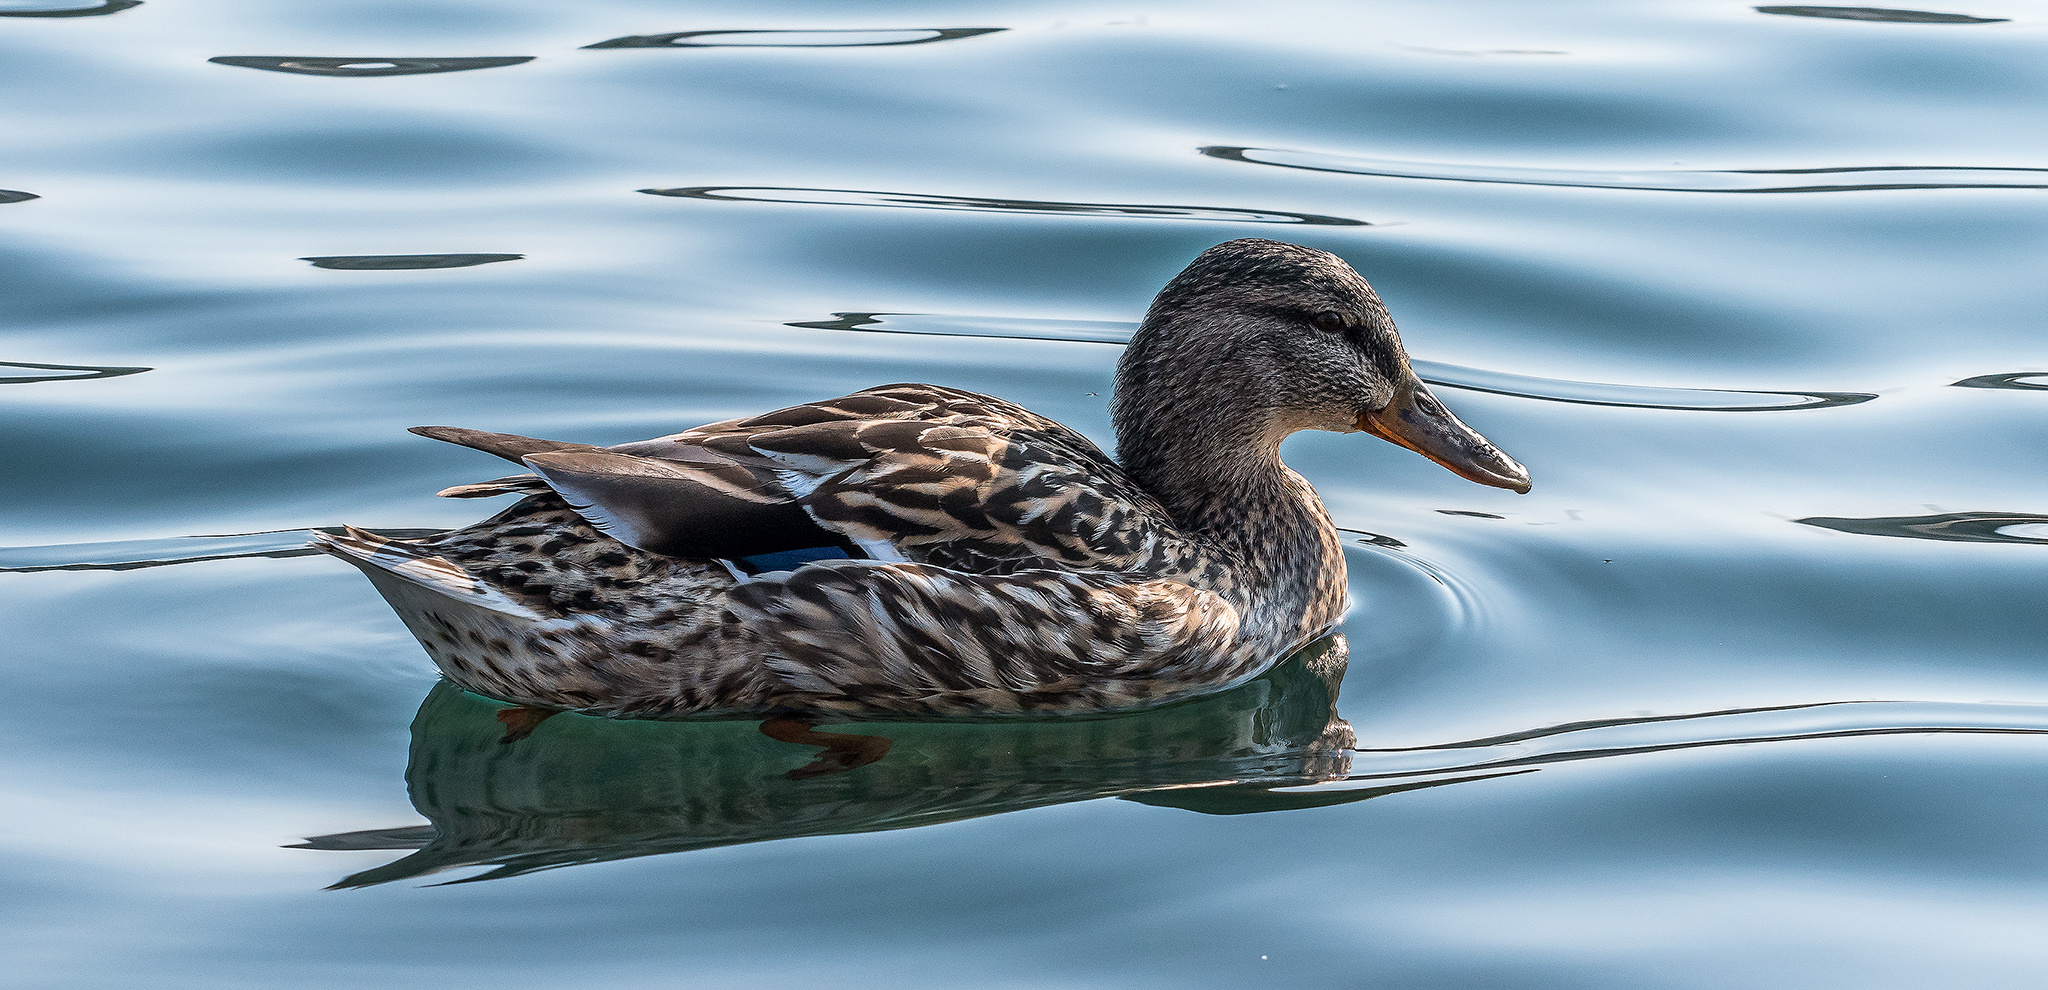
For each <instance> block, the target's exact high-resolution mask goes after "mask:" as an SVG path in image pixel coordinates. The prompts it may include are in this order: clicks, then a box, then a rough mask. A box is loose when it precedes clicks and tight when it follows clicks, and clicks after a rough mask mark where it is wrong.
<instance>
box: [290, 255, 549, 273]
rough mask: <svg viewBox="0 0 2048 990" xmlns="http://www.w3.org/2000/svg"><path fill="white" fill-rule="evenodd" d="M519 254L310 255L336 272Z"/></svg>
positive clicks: (454, 264)
mask: <svg viewBox="0 0 2048 990" xmlns="http://www.w3.org/2000/svg"><path fill="white" fill-rule="evenodd" d="M524 257H526V256H525V255H523V254H338V255H327V256H320V257H312V258H300V259H299V260H300V261H310V262H312V263H313V267H315V268H333V269H336V270H338V271H359V272H395V271H413V270H417V269H423V268H473V267H475V266H477V265H489V264H495V263H497V262H500V261H518V260H519V259H521V258H524Z"/></svg>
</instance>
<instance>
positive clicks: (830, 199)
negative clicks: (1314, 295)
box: [640, 186, 1371, 227]
mask: <svg viewBox="0 0 2048 990" xmlns="http://www.w3.org/2000/svg"><path fill="white" fill-rule="evenodd" d="M640 191H641V192H644V193H647V194H648V195H651V196H676V197H681V198H684V199H712V200H720V201H723V202H732V203H803V204H807V205H813V206H882V207H892V208H897V209H913V210H961V211H967V212H972V213H1030V214H1037V215H1039V216H1069V217H1125V218H1131V219H1142V220H1220V221H1225V222H1235V223H1301V224H1317V225H1322V226H1333V227H1367V226H1371V225H1370V224H1368V223H1366V222H1365V221H1363V220H1350V219H1346V218H1344V217H1332V216H1323V215H1321V214H1316V213H1290V212H1287V211H1284V210H1240V209H1230V208H1216V207H1207V206H1162V205H1154V204H1147V203H1062V202H1057V201H1052V200H1036V199H986V198H983V197H980V196H934V195H928V194H925V193H898V192H877V191H874V190H868V189H807V188H801V187H794V186H691V187H688V188H680V189H642V190H640Z"/></svg>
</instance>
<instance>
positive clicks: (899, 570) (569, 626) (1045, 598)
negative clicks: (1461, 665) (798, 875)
mask: <svg viewBox="0 0 2048 990" xmlns="http://www.w3.org/2000/svg"><path fill="white" fill-rule="evenodd" d="M1110 412H1111V421H1112V424H1113V427H1114V429H1115V433H1116V444H1115V449H1116V457H1114V458H1111V457H1110V456H1108V455H1106V454H1104V453H1103V452H1102V450H1100V449H1099V448H1098V447H1097V446H1096V445H1095V444H1094V443H1092V442H1091V441H1089V440H1088V439H1087V438H1086V437H1084V436H1082V435H1081V434H1080V433H1078V432H1076V431H1075V430H1072V429H1070V428H1068V427H1066V426H1063V425H1061V424H1059V423H1057V422H1054V421H1053V420H1051V419H1048V418H1046V417H1044V416H1040V415H1038V414H1036V413H1033V412H1031V411H1029V410H1027V409H1025V408H1023V407H1022V406H1019V405H1017V404H1015V403H1012V402H1009V401H1006V400H1003V399H1000V398H996V397H994V396H989V395H982V394H978V393H975V392H969V391H964V390H961V389H956V388H949V387H946V386H942V385H932V384H912V383H905V384H891V385H879V386H875V387H872V388H866V389H862V390H860V391H857V392H854V393H852V394H849V395H845V396H841V397H838V398H833V399H825V400H821V401H816V402H807V403H803V404H800V405H795V406H790V407H788V408H785V409H778V410H775V411H773V412H768V413H764V414H761V415H757V416H751V417H746V418H741V419H731V420H726V421H722V422H717V423H711V424H709V425H705V426H699V427H696V428H694V429H688V430H685V431H683V432H680V433H674V434H670V435H667V436H663V437H658V438H656V439H652V440H643V441H638V442H633V443H624V444H618V445H613V446H596V445H591V444H582V443H573V442H565V441H554V440H542V439H535V438H531V437H524V436H518V435H514V434H506V433H490V432H484V431H480V430H471V429H462V428H455V427H439V426H430V427H416V428H414V429H413V430H412V431H411V432H413V433H415V434H419V435H421V436H424V437H429V438H432V439H435V440H441V441H446V442H449V443H454V444H459V445H462V446H466V447H470V448H474V449H476V450H480V451H484V452H487V453H490V454H495V455H497V456H499V457H502V458H504V459H506V460H509V461H512V462H515V463H517V464H518V465H519V466H520V467H521V468H522V469H523V470H522V471H521V472H520V473H518V474H513V475H509V476H505V477H501V478H496V479H492V480H489V481H484V482H479V483H475V484H468V485H459V486H456V487H454V488H450V489H447V490H445V491H442V492H441V493H440V494H441V495H442V496H446V497H454V498H485V497H493V496H507V495H517V496H520V499H519V501H518V502H516V503H515V504H513V505H512V506H510V507H509V508H507V509H505V510H504V511H502V512H499V513H498V514H496V515H494V516H491V517H490V518H488V519H486V520H484V521H482V522H479V523H476V524H475V525H472V526H467V527H463V528H460V529H455V530H450V531H448V532H444V533H441V534H438V535H435V536H430V537H426V538H421V539H402V538H396V537H390V536H381V535H378V534H375V533H371V532H369V531H367V530H362V529H356V528H354V527H344V528H342V530H341V531H340V532H338V533H330V532H323V533H320V534H318V535H316V536H315V537H314V546H315V548H316V549H318V550H321V551H324V552H326V553H329V554H332V555H334V556H336V557H339V558H341V559H342V560H344V561H347V562H348V563H350V564H353V565H355V566H356V567H357V568H359V569H360V570H361V571H362V572H363V573H364V574H366V575H367V576H368V577H369V579H370V580H371V582H372V583H373V584H374V585H375V586H376V588H377V589H378V591H379V592H380V593H382V594H383V596H384V597H385V599H386V601H387V602H389V603H390V604H391V605H392V607H393V608H394V610H395V611H396V612H397V613H398V615H399V616H400V618H401V619H402V620H403V621H404V622H405V624H406V626H407V627H408V628H409V629H410V631H411V632H412V633H413V634H414V636H415V637H416V638H417V639H418V640H419V642H420V644H421V645H422V646H423V647H424V648H425V650H426V652H427V654H428V655H429V656H430V657H431V658H432V659H433V661H434V663H435V664H436V666H437V667H438V668H439V669H440V671H441V672H442V674H444V675H445V676H446V677H447V679H448V680H450V681H452V682H454V683H455V684H456V685H458V686H460V687H462V688H464V689H466V690H468V691H470V692H473V693H475V694H478V695H482V696H484V697H486V698H490V699H493V700H495V701H498V702H500V703H503V704H504V705H507V706H509V707H507V708H505V709H503V710H501V712H500V714H499V720H500V721H501V722H503V723H504V724H505V725H506V727H507V729H506V735H505V738H504V740H503V741H505V742H512V741H515V740H516V739H519V738H524V737H525V736H526V735H529V734H530V733H531V732H532V731H533V730H534V728H535V727H537V726H538V725H539V724H540V722H541V721H544V720H545V719H546V718H548V717H551V716H553V715H555V714H557V713H560V712H576V713H581V714H585V715H597V716H605V717H611V718H624V719H700V718H701V719H717V718H725V719H758V720H760V721H761V723H762V725H761V728H762V731H763V732H764V733H766V734H768V735H770V736H771V737H774V738H777V739H783V740H785V741H789V742H800V743H809V744H811V745H817V746H822V747H824V748H825V753H824V754H822V755H821V756H820V758H819V761H818V763H817V764H815V765H814V767H813V768H810V769H812V770H814V771H815V772H835V771H837V770H842V769H847V768H850V767H852V766H858V765H862V764H863V763H865V762H872V760H874V759H879V758H880V753H881V752H886V744H887V740H886V739H882V738H881V737H875V736H865V735H849V734H844V733H824V732H819V731H817V729H816V726H818V725H819V724H822V723H824V722H861V721H885V722H887V721H916V720H929V719H967V720H983V719H1003V718H1012V717H1026V718H1029V717H1038V718H1070V717H1102V716H1109V715H1115V714H1117V713H1122V712H1130V711H1137V710H1142V709H1149V708H1155V707H1158V706H1161V705H1167V704H1172V703H1175V702H1180V701H1185V700H1188V699H1191V698H1195V697H1199V696H1202V695H1207V694H1212V693H1215V692H1219V691H1223V690H1227V689H1229V688H1232V687H1235V686H1237V685H1239V684H1242V683H1244V682H1246V681H1247V680H1250V679H1251V678H1253V677H1256V676H1258V675H1260V674H1261V673H1263V672H1265V671H1266V670H1268V669H1269V668H1271V667H1272V666H1273V665H1274V664H1275V663H1277V662H1278V661H1279V660H1281V659H1283V658H1284V657H1286V656H1288V655H1289V654H1290V653H1292V652H1293V651H1295V650H1296V649H1298V648H1300V647H1302V646H1303V645H1305V644H1308V643H1311V642H1314V641H1316V640H1317V639H1318V638H1320V637H1322V636H1324V635H1326V634H1328V633H1329V632H1330V631H1331V630H1333V629H1334V628H1335V627H1336V626H1337V624H1338V621H1339V619H1340V618H1341V617H1342V616H1343V615H1344V613H1345V610H1346V608H1347V605H1348V600H1347V592H1346V583H1345V566H1344V556H1343V550H1342V543H1341V540H1340V538H1339V533H1338V530H1337V528H1336V526H1335V524H1334V523H1333V521H1332V520H1331V517H1330V514H1329V512H1328V511H1327V510H1326V509H1325V508H1324V506H1323V503H1322V501H1321V500H1320V499H1319V498H1318V497H1317V495H1316V492H1315V489H1314V488H1313V487H1312V486H1311V485H1310V484H1309V482H1308V481H1307V480H1306V479H1304V478H1303V477H1302V476H1301V475H1299V474H1297V473H1295V472H1294V471H1293V470H1292V469H1290V468H1288V467H1287V466H1286V465H1285V464H1283V463H1282V462H1281V459H1280V444H1281V441H1283V440H1285V439H1286V438H1287V437H1288V436H1290V435H1292V434H1294V433H1297V432H1300V431H1303V430H1325V431H1331V432H1337V433H1369V434H1372V435H1375V436H1378V437H1380V438H1382V439H1384V440H1387V441H1390V442H1392V443H1394V444H1396V445H1399V446H1402V447H1406V448H1408V449H1410V450H1413V451H1415V452H1417V453H1419V454H1421V455H1423V456H1424V457H1427V458H1429V459H1431V460H1433V461H1435V462H1437V463H1438V464H1441V465H1442V466H1444V467H1446V468H1448V469H1449V470H1451V471H1452V472H1454V473H1456V474H1458V475H1459V476H1461V477H1463V478H1465V479H1467V480H1470V481H1473V482H1477V483H1479V484H1482V485H1489V486H1493V487H1498V488H1504V489H1508V490H1510V491H1514V492H1517V493H1526V492H1527V491H1529V488H1530V480H1529V473H1528V470H1527V469H1526V468H1524V467H1523V466H1522V465H1521V464H1520V463H1519V462H1517V461H1516V460H1515V459H1514V458H1512V457H1509V456H1508V455H1507V454H1505V453H1503V452H1502V451H1501V450H1500V449H1499V448H1498V447H1496V446H1494V445H1493V444H1492V443H1491V442H1489V441H1487V440H1486V439H1485V438H1484V437H1483V436H1481V435H1480V434H1479V433H1478V432H1477V431H1475V430H1473V429H1472V428H1471V427H1469V426H1466V425H1465V424H1464V423H1463V422H1462V421H1460V420H1459V419H1458V418H1457V417H1456V416H1455V415H1453V414H1452V413H1451V411H1450V410H1449V409H1448V408H1446V407H1445V406H1444V405H1443V403H1442V402H1440V401H1439V400H1438V399H1437V398H1436V396H1435V395H1433V394H1432V393H1431V392H1430V390H1429V388H1428V386H1427V385H1425V384H1424V383H1423V381H1422V380H1421V379H1420V378H1419V377H1418V376H1417V374H1416V372H1415V370H1414V369H1413V368H1412V367H1411V366H1410V362H1409V358H1408V355H1407V352H1406V350H1405V349H1404V348H1403V346H1402V342H1401V337H1400V334H1399V332H1398V331H1397V329H1396V327H1395V325H1394V321H1393V319H1392V317H1391V316H1390V315H1389V314H1388V312H1387V308H1386V306H1385V305H1384V304H1383V303H1382V302H1381V301H1380V298H1379V296H1378V295H1377V294H1376V293H1375V292H1374V291H1373V289H1372V286H1371V285H1369V284H1368V283H1367V282H1366V280H1365V279H1364V278H1363V277H1362V276H1360V275H1359V274H1358V272H1357V271H1355V270H1354V269H1353V268H1352V267H1351V266H1350V265H1349V264H1347V263H1346V262H1345V261H1344V260H1343V259H1342V258H1340V257H1338V256H1336V255H1334V254H1331V253H1329V252H1326V251H1321V250H1317V249H1314V248H1309V247H1303V246H1300V245H1295V244H1289V243H1284V242H1280V241H1274V240H1267V239H1261V238H1245V239H1239V240H1232V241H1228V242H1225V243H1222V244H1218V245H1216V246H1214V247H1211V248H1209V249H1208V250H1206V251H1203V252H1202V253H1201V254H1200V255H1199V256H1197V257H1196V258H1195V259H1194V260H1193V261H1192V262H1191V263H1190V264H1188V266H1187V267H1186V268H1185V269H1184V270H1183V271H1181V272H1180V273H1179V274H1178V275H1176V276H1174V277H1173V278H1172V279H1171V280H1169V281H1168V282H1167V283H1166V285H1165V287H1164V288H1163V289H1162V290H1161V291H1160V292H1159V294H1158V296H1157V297H1156V298H1155V299H1154V300H1153V301H1152V304H1151V306H1150V307H1149V309H1148V310H1147V311H1146V313H1145V316H1144V320H1143V322H1142V323H1141V324H1140V325H1139V327H1138V329H1137V331H1136V333H1135V334H1134V335H1133V337H1132V338H1131V341H1130V343H1129V344H1128V345H1127V346H1126V347H1125V349H1124V351H1123V353H1122V355H1121V357H1120V359H1119V361H1118V363H1117V368H1116V377H1115V384H1114V390H1113V392H1112V397H1111V401H1110ZM878 751H879V752H878Z"/></svg>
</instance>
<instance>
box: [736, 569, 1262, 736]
mask: <svg viewBox="0 0 2048 990" xmlns="http://www.w3.org/2000/svg"><path fill="white" fill-rule="evenodd" d="M730 601H731V604H730V605H729V606H728V607H729V608H730V609H731V610H732V611H733V613H734V618H735V619H736V620H737V621H738V622H739V623H740V624H742V625H743V626H744V627H745V628H746V629H748V630H749V631H750V633H752V634H753V635H755V636H757V637H759V641H760V643H761V645H762V647H763V648H762V650H761V655H762V656H763V657H764V659H763V661H762V662H763V663H764V664H765V665H766V666H767V668H768V669H769V670H770V671H771V672H772V673H773V674H774V675H775V676H776V677H777V678H778V679H780V680H781V681H782V682H783V683H784V684H785V685H787V691H788V694H787V696H786V698H784V699H783V703H785V704H787V705H788V706H789V707H791V708H793V709H798V710H806V711H825V712H845V713H847V714H849V715H856V714H865V715H868V716H871V717H872V716H875V715H878V714H891V713H893V714H899V715H902V716H922V717H929V716H942V717H943V716H961V715H1003V714H1018V715H1022V714H1040V715H1053V714H1069V713H1088V712H1101V711H1113V710H1128V709H1131V708H1140V707H1146V706H1150V705H1156V704H1163V703H1166V702H1170V701H1176V700H1179V699H1181V698H1185V697H1190V696H1193V695H1196V694H1205V693H1209V692H1212V691H1215V690H1217V689H1219V688H1223V687H1227V686H1229V685H1232V684H1235V683H1237V682H1239V681H1241V680H1244V679H1245V678H1248V677H1251V676H1253V675H1255V674H1257V673H1258V672H1259V671H1260V670H1262V669H1264V666H1265V661H1266V660H1269V659H1271V658H1269V657H1264V656H1260V655H1257V654H1256V653H1254V652H1253V651H1252V649H1251V648H1250V647H1249V646H1248V645H1247V644H1246V643H1245V642H1244V641H1243V640H1242V639H1241V638H1240V637H1239V636H1238V626H1239V615H1238V613H1237V611H1236V610H1235V609H1234V608H1232V607H1231V606H1230V604H1229V603H1228V602H1226V601H1225V600H1224V599H1223V598H1222V597H1221V596H1219V595H1217V594H1215V593H1214V592H1210V591H1203V590H1199V589H1196V588H1192V587H1189V586H1188V585H1185V584H1181V583H1179V582H1174V581H1144V582H1135V583H1133V582H1129V581H1126V580H1124V579H1121V578H1119V577H1117V576H1116V575H1110V574H1101V573H1095V574H1075V573H1072V572H1067V571H1019V572H1016V573H1013V574H999V575H998V574H964V573H961V572H960V571H957V570H953V569H951V568H945V567H934V566H930V565H924V564H908V563H895V564H891V563H883V562H880V561H856V560H848V561H833V562H830V563H829V564H826V565H821V566H812V567H805V568H801V569H798V570H795V571H788V572H782V573H778V574H772V575H766V576H764V577H762V578H760V579H757V580H756V581H753V582H750V583H747V584H742V585H738V586H736V587H735V588H734V589H733V590H732V591H731V593H730Z"/></svg>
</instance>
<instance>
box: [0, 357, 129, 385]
mask: <svg viewBox="0 0 2048 990" xmlns="http://www.w3.org/2000/svg"><path fill="white" fill-rule="evenodd" d="M0 368H31V369H34V370H37V371H59V372H62V371H70V372H77V373H76V374H69V375H64V374H57V375H12V376H8V377H4V378H0V385H23V384H27V383H29V382H78V381H84V380H86V379H88V378H119V377H121V376H123V375H139V374H142V373H143V372H145V371H151V370H154V369H151V368H114V367H100V366H98V365H91V364H36V363H34V362H30V361H0Z"/></svg>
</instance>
